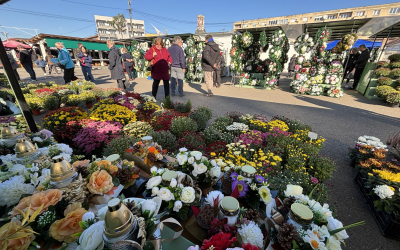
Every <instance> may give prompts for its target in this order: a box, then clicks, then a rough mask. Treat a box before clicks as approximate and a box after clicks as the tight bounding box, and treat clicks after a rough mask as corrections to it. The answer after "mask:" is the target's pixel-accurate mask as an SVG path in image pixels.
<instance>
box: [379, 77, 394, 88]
mask: <svg viewBox="0 0 400 250" xmlns="http://www.w3.org/2000/svg"><path fill="white" fill-rule="evenodd" d="M378 84H379V86H383V85H391V84H392V78H390V77H384V76H383V77H379V78H378Z"/></svg>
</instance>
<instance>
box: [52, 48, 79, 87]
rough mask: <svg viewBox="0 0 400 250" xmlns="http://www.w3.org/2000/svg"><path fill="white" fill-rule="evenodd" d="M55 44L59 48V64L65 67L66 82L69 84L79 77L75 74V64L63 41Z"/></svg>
mask: <svg viewBox="0 0 400 250" xmlns="http://www.w3.org/2000/svg"><path fill="white" fill-rule="evenodd" d="M55 45H56V48H57V50H58V65H59V66H60V68H61V69H62V68H64V82H65V84H69V83H70V82H71V81H75V80H77V79H78V78H77V77H76V76H75V64H74V62H73V61H72V59H71V56H70V55H69V52H68V50H67V49H66V48H65V47H64V44H63V43H62V42H56V44H55Z"/></svg>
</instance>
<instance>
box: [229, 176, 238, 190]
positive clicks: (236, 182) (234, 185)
mask: <svg viewBox="0 0 400 250" xmlns="http://www.w3.org/2000/svg"><path fill="white" fill-rule="evenodd" d="M238 182H239V181H238V180H237V179H234V181H232V185H231V189H232V192H233V190H234V189H235V187H236V186H237V184H238Z"/></svg>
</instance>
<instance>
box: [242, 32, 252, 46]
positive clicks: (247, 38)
mask: <svg viewBox="0 0 400 250" xmlns="http://www.w3.org/2000/svg"><path fill="white" fill-rule="evenodd" d="M241 42H242V45H243V47H244V48H247V47H249V46H250V45H251V44H252V43H253V35H252V34H251V33H250V32H245V33H243V35H242V40H241Z"/></svg>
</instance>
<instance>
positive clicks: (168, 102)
mask: <svg viewBox="0 0 400 250" xmlns="http://www.w3.org/2000/svg"><path fill="white" fill-rule="evenodd" d="M163 103H164V108H166V109H171V108H172V107H171V105H172V103H171V96H170V95H168V96H167V97H165V100H164V101H163Z"/></svg>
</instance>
